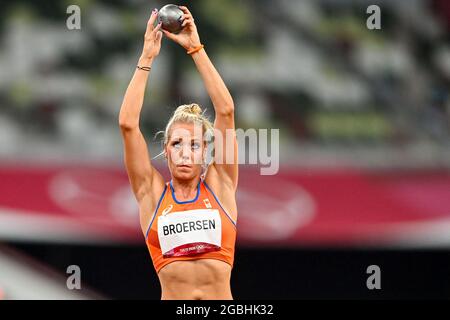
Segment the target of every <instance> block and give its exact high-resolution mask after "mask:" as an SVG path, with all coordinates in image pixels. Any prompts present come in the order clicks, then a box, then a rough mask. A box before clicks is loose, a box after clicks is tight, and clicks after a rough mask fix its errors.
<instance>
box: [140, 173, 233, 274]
mask: <svg viewBox="0 0 450 320" xmlns="http://www.w3.org/2000/svg"><path fill="white" fill-rule="evenodd" d="M145 242H146V244H147V248H148V250H149V252H150V256H151V258H152V261H153V266H154V267H155V270H156V272H157V273H158V272H159V270H161V268H163V267H164V266H165V265H167V264H169V263H171V262H173V261H177V260H196V259H217V260H222V261H224V262H226V263H228V264H229V265H231V266H232V267H233V262H234V246H235V242H236V221H234V220H233V219H232V218H231V216H230V215H228V213H227V212H226V211H225V210H224V208H223V207H222V205H221V204H220V202H219V200H218V199H217V197H216V196H215V194H214V193H213V192H212V190H211V189H210V188H209V186H208V185H207V184H206V182H205V181H204V180H203V179H201V180H200V182H199V184H198V186H197V195H196V197H195V198H194V199H192V200H188V201H178V200H177V199H176V197H175V193H174V189H173V185H172V182H168V183H166V186H165V188H164V191H163V193H162V195H161V197H160V199H159V202H158V204H157V206H156V209H155V212H154V214H153V217H152V220H151V222H150V225H149V227H148V230H147V234H146V237H145Z"/></svg>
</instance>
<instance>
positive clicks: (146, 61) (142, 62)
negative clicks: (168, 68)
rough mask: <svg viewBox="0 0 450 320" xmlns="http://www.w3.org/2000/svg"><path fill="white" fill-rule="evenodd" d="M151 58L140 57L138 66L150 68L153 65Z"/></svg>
mask: <svg viewBox="0 0 450 320" xmlns="http://www.w3.org/2000/svg"><path fill="white" fill-rule="evenodd" d="M153 59H154V58H153V57H145V56H141V57H140V58H139V61H138V65H139V66H141V67H151V66H152V64H153Z"/></svg>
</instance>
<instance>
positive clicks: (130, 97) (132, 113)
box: [119, 57, 153, 129]
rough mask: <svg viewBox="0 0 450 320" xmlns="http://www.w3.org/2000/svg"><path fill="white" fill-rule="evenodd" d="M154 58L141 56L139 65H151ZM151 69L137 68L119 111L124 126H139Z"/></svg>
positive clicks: (121, 124) (121, 123)
mask: <svg viewBox="0 0 450 320" xmlns="http://www.w3.org/2000/svg"><path fill="white" fill-rule="evenodd" d="M152 63H153V59H150V58H142V57H141V58H140V59H139V62H138V65H139V66H146V67H150V66H151V65H152ZM149 73H150V71H145V70H140V69H136V71H135V72H134V75H133V78H132V79H131V81H130V84H129V85H128V88H127V91H126V92H125V97H124V99H123V102H122V106H121V108H120V113H119V124H120V126H121V127H122V128H124V129H125V128H135V127H138V126H139V116H140V113H141V109H142V105H143V103H144V95H145V88H146V86H147V80H148V77H149Z"/></svg>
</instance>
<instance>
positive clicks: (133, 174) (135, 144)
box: [119, 10, 164, 206]
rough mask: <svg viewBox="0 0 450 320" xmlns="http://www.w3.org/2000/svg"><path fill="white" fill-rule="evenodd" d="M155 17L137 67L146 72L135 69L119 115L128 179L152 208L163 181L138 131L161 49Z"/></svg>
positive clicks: (139, 196) (147, 32) (159, 32)
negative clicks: (147, 90)
mask: <svg viewBox="0 0 450 320" xmlns="http://www.w3.org/2000/svg"><path fill="white" fill-rule="evenodd" d="M156 17H157V11H155V10H154V11H153V12H152V15H151V16H150V19H149V20H148V22H147V29H146V32H145V37H144V48H143V50H142V54H141V57H140V58H139V61H138V66H139V67H144V69H139V68H136V71H135V72H134V75H133V78H132V79H131V82H130V84H129V85H128V88H127V90H126V93H125V97H124V99H123V102H122V106H121V108H120V113H119V126H120V129H121V133H122V138H123V142H124V153H125V166H126V169H127V173H128V178H129V180H130V184H131V187H132V189H133V192H134V195H135V196H136V199H137V200H138V202H139V203H141V202H142V201H143V200H144V199H145V201H147V198H148V201H149V203H150V206H151V204H152V202H154V199H155V196H156V197H157V194H160V193H161V192H162V189H163V187H164V180H163V178H162V177H161V175H160V174H159V172H158V171H157V170H156V169H155V168H154V167H153V166H152V165H151V162H150V155H149V151H148V148H147V144H146V142H145V139H144V137H143V135H142V133H141V130H140V129H139V118H140V113H141V109H142V104H143V102H144V93H145V87H146V85H147V80H148V76H149V73H150V69H151V66H152V64H153V60H154V58H155V57H156V56H157V55H158V54H159V50H160V48H161V38H162V33H161V31H159V29H160V27H161V26H160V25H158V26H156V27H155V28H154V27H153V24H154V22H155V19H156ZM154 195H155V196H154Z"/></svg>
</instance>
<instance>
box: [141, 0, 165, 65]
mask: <svg viewBox="0 0 450 320" xmlns="http://www.w3.org/2000/svg"><path fill="white" fill-rule="evenodd" d="M157 17H158V10H157V9H153V11H152V14H151V16H150V19H148V22H147V30H146V31H145V36H144V48H143V50H142V56H141V59H146V60H147V59H148V60H153V58H155V57H156V56H157V55H158V54H159V50H160V49H161V39H162V32H161V31H160V30H159V29H161V23H159V24H158V25H157V26H156V27H154V24H155V20H156V18H157Z"/></svg>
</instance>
